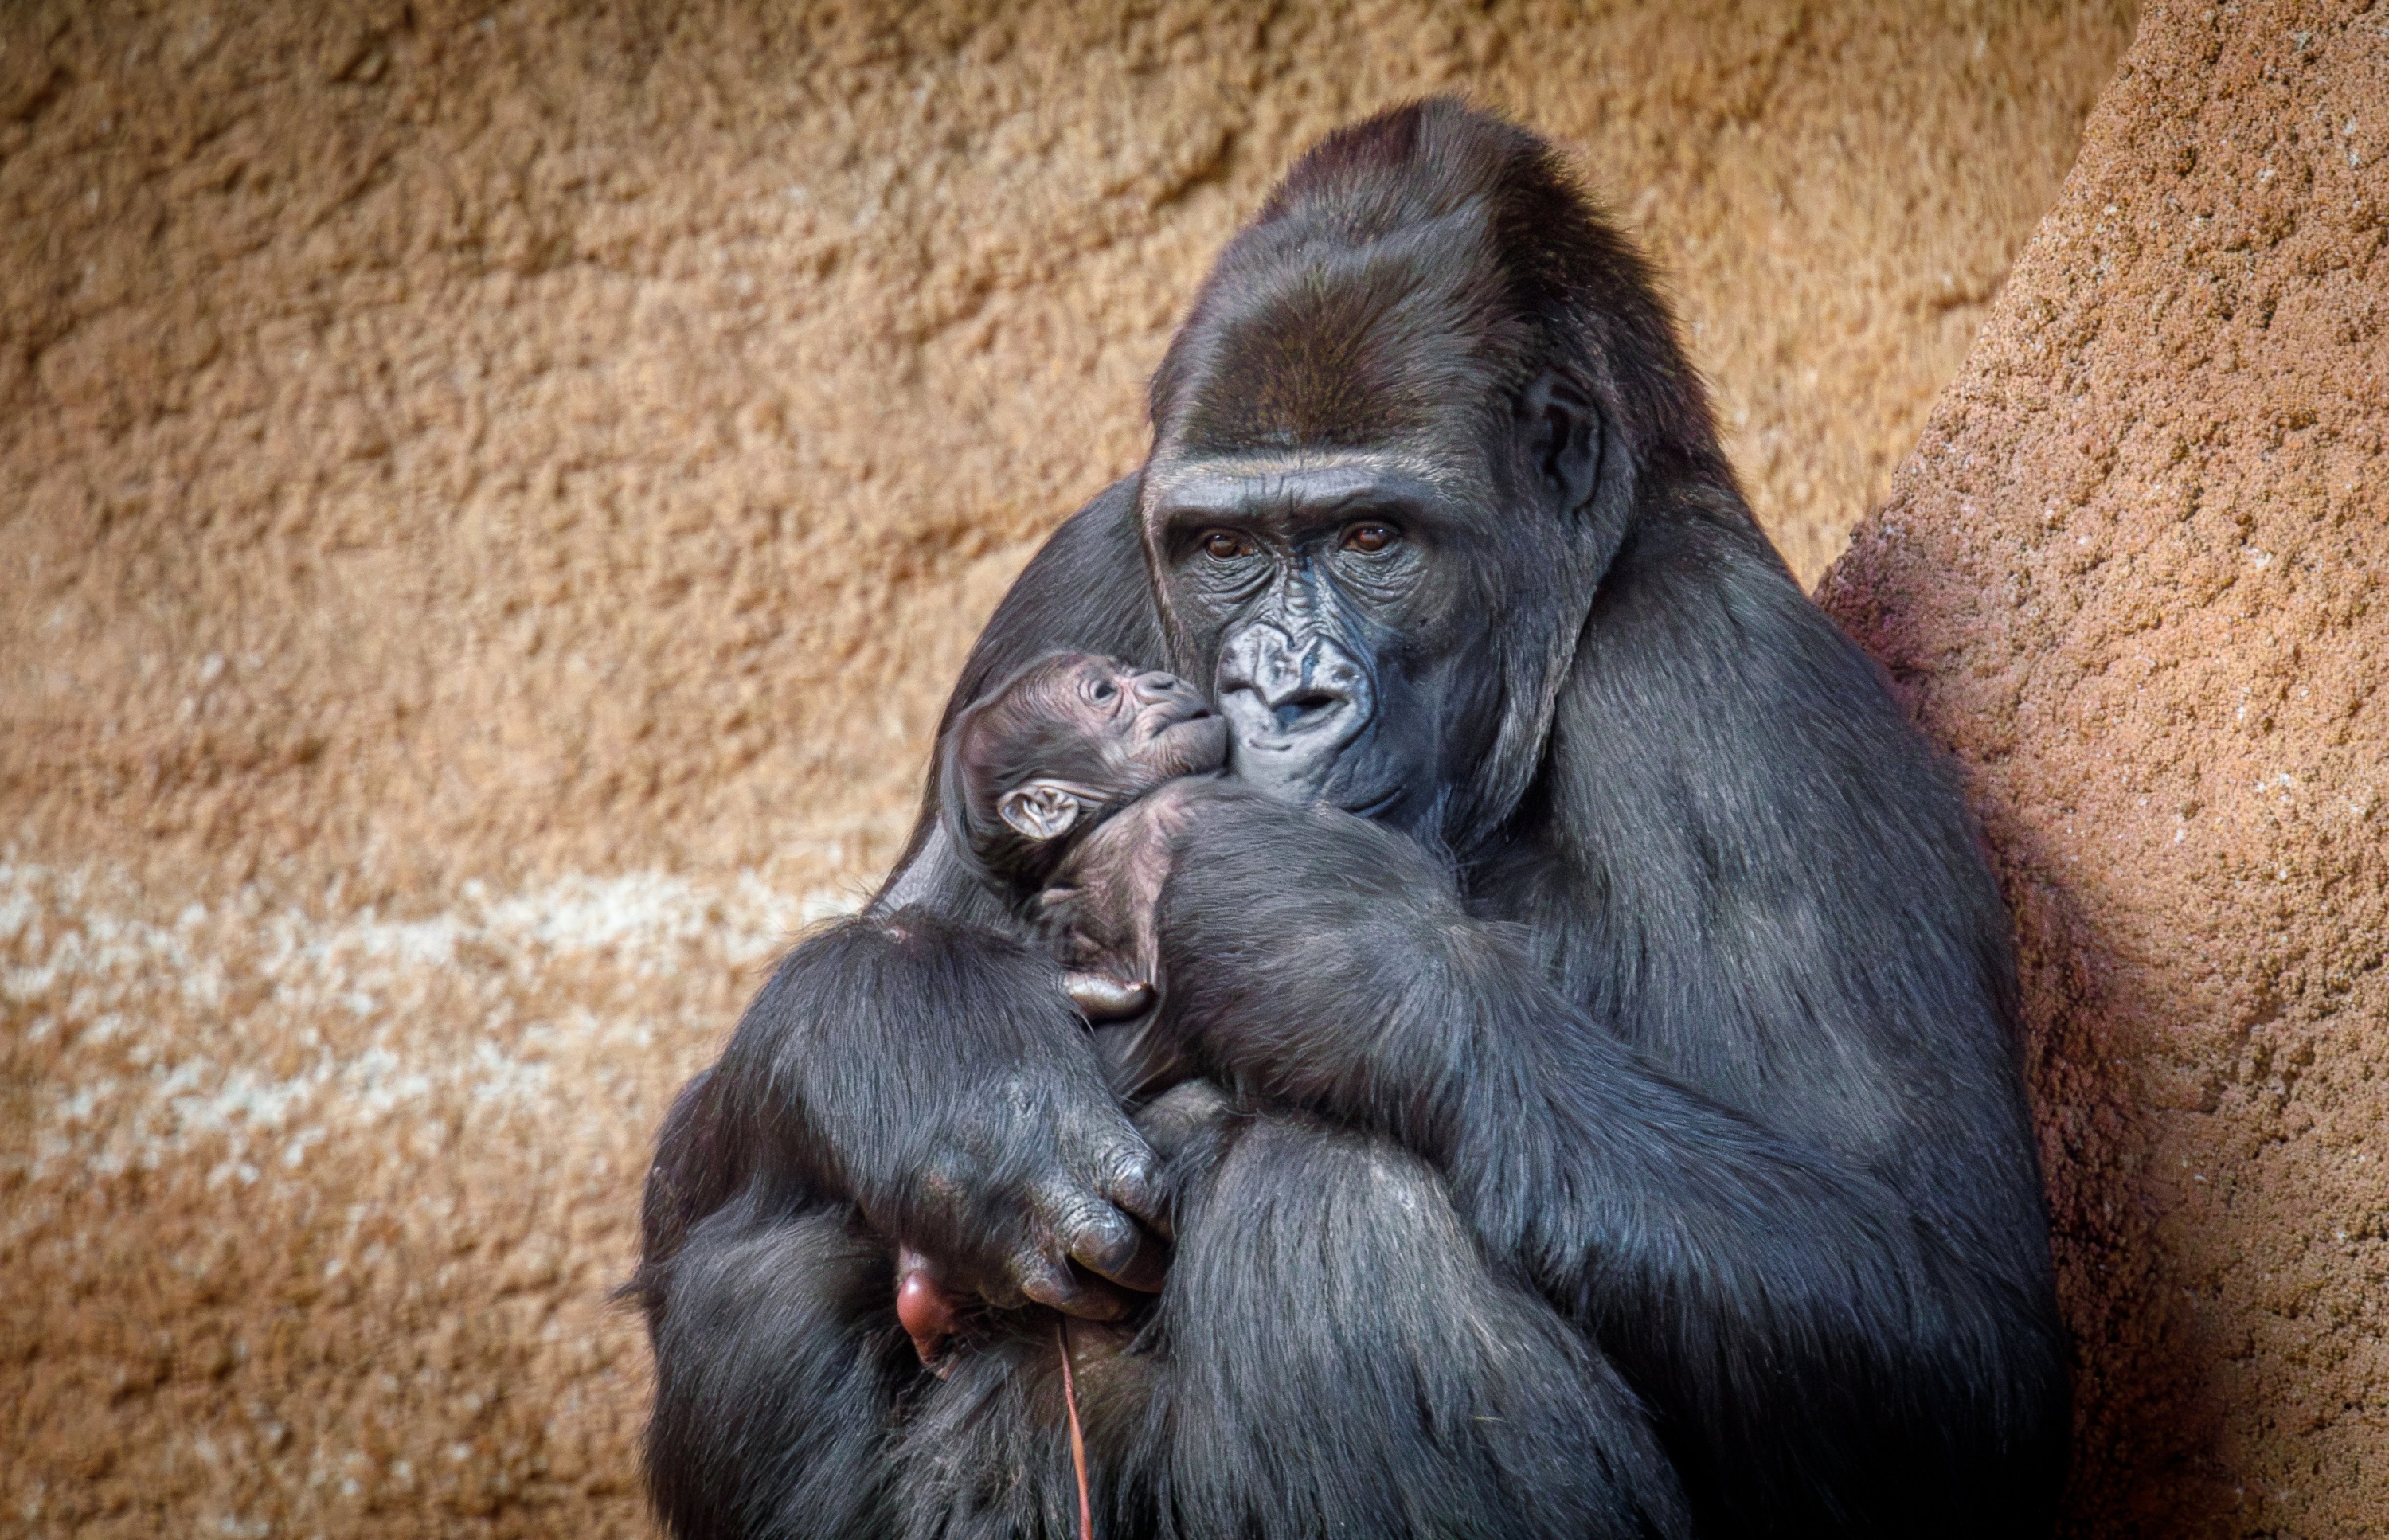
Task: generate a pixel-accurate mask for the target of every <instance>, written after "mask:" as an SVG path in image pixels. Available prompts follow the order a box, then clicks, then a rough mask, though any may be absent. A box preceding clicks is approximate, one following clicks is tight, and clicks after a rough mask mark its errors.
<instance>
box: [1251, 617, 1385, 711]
mask: <svg viewBox="0 0 2389 1540" xmlns="http://www.w3.org/2000/svg"><path fill="white" fill-rule="evenodd" d="M1366 689H1367V686H1366V683H1365V681H1363V679H1362V677H1361V666H1360V665H1359V664H1358V663H1356V662H1354V661H1353V659H1352V656H1351V655H1350V654H1348V653H1347V652H1346V651H1345V650H1344V649H1343V648H1342V647H1339V646H1337V645H1336V644H1335V642H1333V641H1332V640H1330V639H1329V638H1327V637H1324V636H1312V637H1307V638H1304V639H1303V640H1301V641H1300V642H1297V641H1296V640H1295V639H1294V638H1293V637H1290V636H1288V635H1286V634H1285V633H1284V631H1281V630H1278V629H1277V628H1276V627H1274V626H1268V625H1257V626H1253V627H1250V628H1249V629H1247V630H1244V631H1243V632H1241V633H1239V634H1238V635H1237V636H1236V637H1235V639H1234V640H1233V642H1232V643H1229V645H1228V646H1227V647H1226V648H1224V649H1222V651H1221V655H1220V699H1221V701H1222V702H1223V703H1224V702H1225V701H1226V700H1227V699H1228V697H1229V696H1230V695H1232V694H1233V695H1239V696H1242V697H1244V699H1245V700H1246V702H1247V703H1249V704H1247V705H1246V706H1245V709H1244V711H1243V712H1240V713H1239V715H1242V716H1246V717H1247V718H1248V719H1249V718H1261V719H1265V720H1266V722H1267V724H1268V725H1269V727H1271V728H1272V729H1274V730H1275V732H1278V733H1281V734H1292V733H1297V732H1311V731H1313V730H1316V729H1319V728H1323V727H1326V726H1328V725H1329V724H1331V723H1333V722H1335V721H1337V720H1339V719H1344V718H1346V717H1347V716H1348V715H1349V714H1350V713H1351V712H1352V711H1353V709H1354V708H1356V707H1358V706H1361V704H1362V696H1363V695H1364V694H1365V693H1366ZM1256 705H1257V706H1258V707H1259V710H1258V711H1255V710H1254V709H1253V706H1256Z"/></svg>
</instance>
